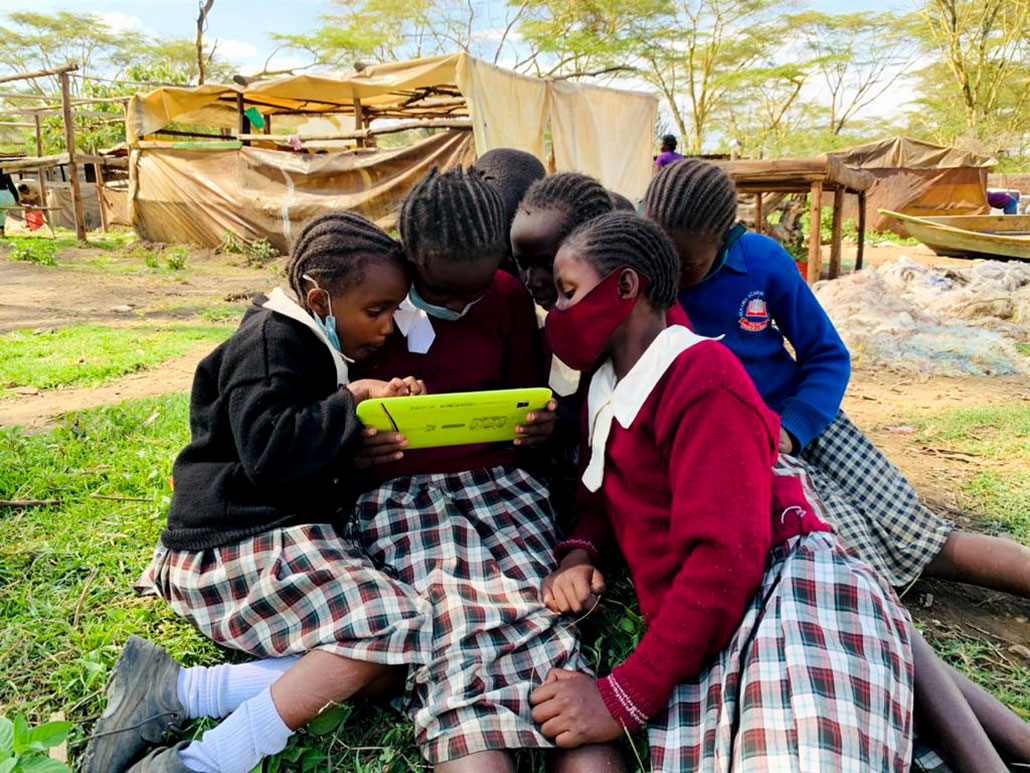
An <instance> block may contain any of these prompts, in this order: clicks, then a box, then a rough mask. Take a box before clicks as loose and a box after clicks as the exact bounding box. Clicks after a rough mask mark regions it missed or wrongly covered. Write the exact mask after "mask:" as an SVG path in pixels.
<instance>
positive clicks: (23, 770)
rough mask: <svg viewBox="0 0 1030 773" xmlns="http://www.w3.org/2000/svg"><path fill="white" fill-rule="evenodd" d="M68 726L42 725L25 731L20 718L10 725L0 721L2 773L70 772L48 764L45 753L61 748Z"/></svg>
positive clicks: (55, 762)
mask: <svg viewBox="0 0 1030 773" xmlns="http://www.w3.org/2000/svg"><path fill="white" fill-rule="evenodd" d="M71 728H72V723H71V722H46V723H44V724H42V725H39V726H37V727H34V728H30V727H29V723H28V722H27V721H26V720H25V717H24V715H18V716H17V717H15V718H14V721H13V722H12V721H11V720H9V719H6V718H4V717H0V770H2V771H4V773H70V771H71V768H69V767H68V766H67V765H65V764H64V763H63V762H60V761H59V760H52V759H50V757H49V756H48V754H47V749H49V748H51V747H53V746H57V745H59V744H61V743H62V742H63V741H64V739H65V738H67V737H68V733H69V731H70V730H71Z"/></svg>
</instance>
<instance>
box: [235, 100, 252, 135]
mask: <svg viewBox="0 0 1030 773" xmlns="http://www.w3.org/2000/svg"><path fill="white" fill-rule="evenodd" d="M236 116H237V118H238V122H237V125H238V128H239V132H238V134H239V136H240V139H243V135H244V134H246V135H248V136H249V135H250V119H249V118H247V111H246V109H245V106H244V104H243V95H242V94H237V95H236ZM243 144H244V145H249V144H250V140H243Z"/></svg>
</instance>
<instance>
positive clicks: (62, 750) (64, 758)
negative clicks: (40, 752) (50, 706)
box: [48, 711, 68, 765]
mask: <svg viewBox="0 0 1030 773" xmlns="http://www.w3.org/2000/svg"><path fill="white" fill-rule="evenodd" d="M50 721H51V722H64V712H63V711H55V712H54V713H53V714H51V715H50ZM48 753H49V755H50V759H52V760H57V761H58V762H63V763H64V764H65V765H67V764H68V739H67V738H66V739H65V740H63V741H61V743H59V744H58V745H57V746H52V747H50V751H49V752H48Z"/></svg>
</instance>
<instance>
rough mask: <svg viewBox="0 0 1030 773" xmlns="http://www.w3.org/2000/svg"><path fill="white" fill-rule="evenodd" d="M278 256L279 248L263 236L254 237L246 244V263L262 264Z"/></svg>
mask: <svg viewBox="0 0 1030 773" xmlns="http://www.w3.org/2000/svg"><path fill="white" fill-rule="evenodd" d="M278 257H279V250H277V249H276V248H275V247H273V246H272V243H271V242H269V241H268V239H265V238H264V237H262V238H260V239H255V240H254V241H252V242H251V243H250V244H248V245H247V263H250V264H251V265H259V266H263V265H265V264H266V263H268V262H269V261H271V260H275V259H276V258H278Z"/></svg>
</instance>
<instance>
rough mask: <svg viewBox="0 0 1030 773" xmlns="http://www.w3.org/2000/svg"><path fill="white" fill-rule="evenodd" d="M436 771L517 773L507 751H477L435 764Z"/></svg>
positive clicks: (454, 772) (443, 772)
mask: <svg viewBox="0 0 1030 773" xmlns="http://www.w3.org/2000/svg"><path fill="white" fill-rule="evenodd" d="M433 770H434V771H436V773H515V763H514V762H513V761H512V759H511V755H510V754H508V752H505V751H500V750H497V751H488V752H476V753H475V754H470V755H468V756H467V757H459V758H458V759H456V760H447V762H438V763H436V764H435V765H433Z"/></svg>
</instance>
